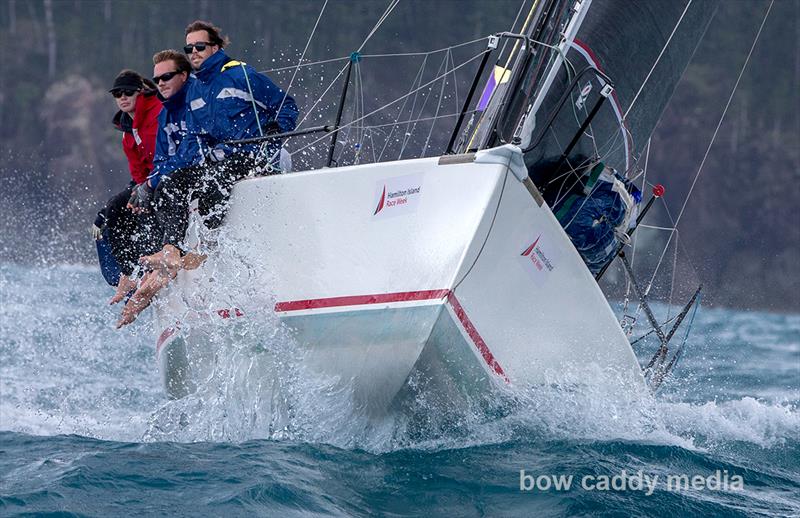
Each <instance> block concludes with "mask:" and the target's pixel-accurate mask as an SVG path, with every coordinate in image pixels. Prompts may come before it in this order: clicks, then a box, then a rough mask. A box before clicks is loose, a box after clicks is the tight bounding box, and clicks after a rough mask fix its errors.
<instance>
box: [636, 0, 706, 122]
mask: <svg viewBox="0 0 800 518" xmlns="http://www.w3.org/2000/svg"><path fill="white" fill-rule="evenodd" d="M692 1H693V0H689V2H688V3H687V4H686V7H685V8H684V9H683V13H681V17H680V18H678V23H676V24H675V27H673V29H672V33H671V34H670V35H669V38H667V42H666V43H664V48H662V49H661V52H659V54H658V57H657V58H656V61H655V63H653V66H652V67H650V72H648V73H647V76H645V78H644V81H642V86H640V87H639V91H638V92H636V95H634V96H633V100H632V101H631V104H630V106H628V109H627V110H625V115H623V116H622V119H623V120H627V119H628V114H629V113H630V112H631V110H632V109H633V105H634V104H636V100H637V99H638V98H639V94H641V93H642V90H643V89H644V86H645V85H646V84H647V81H648V80H649V79H650V76H651V75H652V74H653V71H654V70H655V69H656V66H658V62H659V61H660V60H661V56H663V55H664V52H665V51H666V50H667V47H669V42H671V41H672V37H673V36H675V32H676V31H677V30H678V27H680V25H681V22H682V21H683V17H684V16H686V11H688V10H689V6H690V5H692Z"/></svg>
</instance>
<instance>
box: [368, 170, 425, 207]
mask: <svg viewBox="0 0 800 518" xmlns="http://www.w3.org/2000/svg"><path fill="white" fill-rule="evenodd" d="M375 187H376V189H375V193H376V198H375V204H374V205H373V207H374V210H373V212H372V215H373V216H375V217H379V218H383V217H391V216H399V215H401V214H407V213H409V212H413V211H415V210H416V208H417V204H418V203H419V199H420V197H421V195H422V175H421V174H414V175H408V176H398V177H395V178H387V179H386V180H382V181H380V182H378V183H377V184H376V186H375Z"/></svg>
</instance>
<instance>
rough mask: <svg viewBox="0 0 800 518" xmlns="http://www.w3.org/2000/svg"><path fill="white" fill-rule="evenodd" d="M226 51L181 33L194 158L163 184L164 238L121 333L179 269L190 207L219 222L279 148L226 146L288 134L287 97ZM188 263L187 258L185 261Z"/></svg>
mask: <svg viewBox="0 0 800 518" xmlns="http://www.w3.org/2000/svg"><path fill="white" fill-rule="evenodd" d="M227 43H228V39H227V37H223V36H222V35H221V31H220V29H219V28H218V27H215V26H214V25H212V24H211V23H208V22H204V21H195V22H193V23H191V24H190V25H189V26H188V27H187V28H186V46H185V47H184V51H185V52H186V54H187V55H188V56H189V60H190V62H191V64H192V67H193V68H194V70H195V76H196V80H195V81H194V82H193V83H192V84H191V85H190V86H189V87H188V89H187V94H186V102H187V105H188V109H187V117H186V125H187V131H188V138H195V139H196V140H197V143H198V147H199V152H198V154H197V155H196V157H195V160H194V161H193V164H192V165H191V166H190V167H186V168H182V169H179V170H177V171H174V172H173V173H172V174H171V175H169V176H168V177H165V178H162V180H161V182H160V184H159V187H158V190H157V193H156V198H157V204H156V212H157V215H158V221H159V224H160V226H161V230H162V231H163V239H162V243H163V248H162V249H161V251H159V252H158V253H155V254H152V255H150V256H146V257H142V258H141V264H142V265H144V266H145V267H146V268H148V269H150V270H153V272H154V274H153V275H150V276H148V278H147V279H146V281H145V282H142V284H141V286H140V287H139V289H138V290H137V291H136V293H135V294H134V295H133V296H132V297H131V299H130V300H129V301H128V304H126V306H125V309H124V310H123V313H122V316H121V318H120V321H119V323H118V325H119V326H123V325H126V324H128V323H130V322H133V320H135V318H136V316H137V315H138V314H139V313H140V312H141V311H142V310H143V309H144V308H146V307H147V306H148V305H149V304H150V301H151V300H152V298H153V296H155V294H156V293H157V292H158V291H159V290H160V289H161V288H163V287H164V286H166V284H167V283H168V282H169V281H170V279H172V278H174V277H175V275H177V272H178V270H179V269H180V268H182V267H185V266H187V265H186V261H185V259H184V257H185V256H186V255H187V253H189V252H190V251H191V250H189V247H188V246H187V245H186V244H185V243H184V239H185V236H186V229H187V227H188V220H189V204H190V202H191V200H193V199H196V200H197V202H198V212H199V213H200V216H201V217H202V218H203V221H204V223H205V225H206V227H208V228H209V229H214V228H217V227H218V226H219V225H220V224H221V223H222V220H223V219H224V217H225V214H226V213H227V208H228V199H229V197H230V193H231V189H232V187H233V185H234V183H235V182H236V181H238V180H241V179H242V178H244V177H246V176H248V175H251V174H260V173H262V172H266V170H267V166H268V165H269V162H270V161H273V162H277V160H278V159H279V155H280V148H281V142H280V141H278V140H275V141H272V142H270V143H269V145H267V146H263V147H262V146H260V145H258V144H248V145H237V144H231V143H230V142H231V141H235V140H240V139H247V138H252V137H259V136H264V135H269V134H278V133H284V132H288V131H292V130H293V129H294V127H295V123H296V120H297V115H298V110H297V105H296V104H295V102H294V99H292V97H291V96H289V95H288V94H286V93H285V92H284V91H283V90H281V89H280V88H279V87H278V86H276V85H275V84H274V83H273V82H272V81H271V80H270V79H269V78H268V77H266V76H265V75H263V74H261V73H259V72H257V71H256V70H255V69H254V68H253V67H251V66H249V65H247V64H245V63H242V62H240V61H236V60H233V59H231V58H230V57H228V55H227V54H226V53H225V51H224V50H223V48H224V47H225V45H226V44H227ZM189 257H191V256H189Z"/></svg>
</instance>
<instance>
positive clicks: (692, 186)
mask: <svg viewBox="0 0 800 518" xmlns="http://www.w3.org/2000/svg"><path fill="white" fill-rule="evenodd" d="M774 3H775V0H771V1H770V3H769V6H768V7H767V12H766V13H765V14H764V19H763V20H761V26H760V27H759V28H758V33H757V34H756V37H755V39H754V40H753V44H752V45H751V46H750V52H748V53H747V58H746V59H745V61H744V65H743V66H742V70H741V71H740V72H739V77H737V78H736V84H735V85H734V86H733V91H732V92H731V95H730V96H729V97H728V102H727V103H726V104H725V109H724V110H723V111H722V116H721V117H720V118H719V122H718V123H717V127H716V128H715V129H714V134H713V135H712V136H711V142H709V143H708V147H707V148H706V152H705V155H703V160H702V161H701V162H700V167H699V168H698V169H697V174H696V175H695V177H694V180H693V181H692V185H691V187H689V193H688V194H687V195H686V199H685V200H684V201H683V206H682V207H681V210H680V212H679V213H678V218H677V219H676V220H675V226H676V227H677V226H678V223H680V221H681V218H682V217H683V212H684V210H686V205H687V204H688V203H689V198H690V197H691V196H692V192H693V191H694V187H695V185H696V184H697V179H698V178H699V177H700V173H701V172H702V170H703V166H704V165H705V163H706V159H707V158H708V154H709V153H710V152H711V147H712V146H713V145H714V141H715V140H716V138H717V133H719V128H720V126H722V121H723V120H725V114H727V113H728V108H729V107H730V105H731V101H732V100H733V96H734V94H735V93H736V89H737V88H738V87H739V82H740V81H741V80H742V75H744V71H745V69H746V68H747V64H748V63H749V62H750V56H752V55H753V49H755V48H756V43H758V38H759V37H760V36H761V31H762V29H763V28H764V24H765V23H766V22H767V17H768V16H769V12H770V11H771V10H772V5H773V4H774Z"/></svg>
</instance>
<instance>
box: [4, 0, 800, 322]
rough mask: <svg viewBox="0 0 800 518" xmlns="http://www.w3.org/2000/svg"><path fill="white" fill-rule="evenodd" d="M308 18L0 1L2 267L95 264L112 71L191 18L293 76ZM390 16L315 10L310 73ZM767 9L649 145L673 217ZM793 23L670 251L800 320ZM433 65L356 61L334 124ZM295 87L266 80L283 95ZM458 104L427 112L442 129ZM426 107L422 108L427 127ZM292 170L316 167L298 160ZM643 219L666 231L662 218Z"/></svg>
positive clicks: (483, 22)
mask: <svg viewBox="0 0 800 518" xmlns="http://www.w3.org/2000/svg"><path fill="white" fill-rule="evenodd" d="M596 1H599V0H596ZM322 3H323V2H321V1H298V0H291V1H288V0H287V1H279V0H272V1H243V0H239V1H228V2H213V1H210V0H183V1H147V2H145V1H142V2H139V1H112V0H2V3H0V204H2V205H1V206H2V218H0V221H2V224H1V226H0V232H2V236H3V237H2V244H1V245H0V259H3V260H14V261H24V262H34V263H45V264H46V263H48V262H50V261H85V262H90V261H91V260H92V254H93V245H92V242H91V241H90V239H89V237H88V232H87V228H88V226H89V225H90V223H91V221H92V219H93V214H94V212H95V211H96V210H97V208H98V207H99V206H100V205H101V204H102V202H104V201H105V199H106V198H107V197H108V196H109V194H111V193H112V192H116V191H117V190H119V189H120V187H121V186H122V185H123V184H124V183H125V182H126V179H127V177H128V174H127V168H126V163H125V160H124V156H123V154H122V150H121V145H120V138H121V137H120V134H119V133H118V132H117V131H116V130H115V129H113V128H112V125H111V117H112V116H113V114H114V112H115V111H116V108H115V105H114V102H113V99H112V98H111V96H110V95H109V94H108V93H107V90H108V88H109V87H110V85H111V83H112V81H113V78H114V76H115V75H116V74H117V72H118V71H119V70H120V69H122V68H133V69H136V70H139V71H140V72H141V73H142V74H143V75H146V76H150V75H151V74H152V61H151V57H152V55H153V53H155V52H156V51H158V50H161V49H164V48H180V47H182V45H183V43H184V41H183V36H184V34H183V29H184V27H185V26H186V25H187V23H189V22H191V21H193V20H195V19H198V18H199V19H207V20H211V21H213V22H214V23H215V24H217V25H219V26H221V27H222V28H223V30H224V32H225V33H227V34H228V35H229V36H230V37H231V40H232V44H231V46H230V47H229V49H228V50H229V54H231V55H232V56H235V57H237V58H240V59H242V60H244V61H247V62H248V63H250V64H252V65H254V66H256V68H258V69H259V70H267V69H275V68H280V67H284V66H291V65H295V64H296V63H297V61H298V59H299V57H300V54H301V53H302V52H303V49H304V48H305V46H306V42H307V41H308V38H309V35H310V33H311V30H312V28H313V27H314V25H315V22H316V21H317V16H318V15H319V13H320V8H321V7H322ZM388 3H389V2H388V1H387V2H383V1H377V0H359V1H355V0H353V1H347V0H339V1H334V0H331V1H330V2H328V5H327V7H326V9H325V12H324V15H323V17H322V18H321V19H320V21H319V25H318V28H317V30H316V32H315V33H314V37H313V38H312V40H311V43H310V45H309V47H308V50H307V51H306V54H305V56H306V61H307V62H315V61H321V60H327V59H331V58H342V57H346V56H348V55H349V54H350V53H351V52H353V51H355V50H358V49H359V48H360V46H361V45H362V43H363V42H364V40H365V38H366V37H367V35H368V34H369V33H370V31H371V30H372V28H373V27H374V26H375V24H376V22H377V21H378V20H379V18H380V17H381V14H382V13H383V12H384V10H385V8H386V5H387V4H388ZM520 3H521V2H520V0H512V1H508V0H492V1H490V2H486V1H485V0H484V1H477V0H464V1H455V0H431V1H416V0H413V1H401V3H400V4H399V5H398V7H397V8H396V9H395V10H394V11H393V12H392V13H391V14H390V16H389V17H388V18H387V19H386V21H385V22H384V23H383V24H382V25H381V26H380V27H379V30H378V31H376V33H375V34H374V35H373V36H372V37H371V38H370V39H369V41H368V42H367V43H366V44H365V45H364V47H363V49H362V53H364V54H372V55H374V54H389V53H409V52H416V51H429V50H434V49H440V48H445V47H448V46H452V45H455V44H459V43H462V42H468V41H470V40H474V39H477V38H480V37H482V36H486V35H487V34H490V33H493V32H498V31H502V30H506V29H508V28H509V27H510V26H511V23H512V21H513V20H514V17H515V16H516V14H517V11H518V9H519V6H520ZM767 5H768V2H767V1H765V0H729V1H724V2H721V5H720V8H719V11H718V13H717V16H716V18H715V19H714V21H713V22H712V25H711V27H710V29H709V30H708V32H707V34H706V38H705V40H704V41H703V43H702V44H701V46H700V48H699V49H698V51H697V53H696V55H695V58H694V60H693V62H692V64H691V65H690V66H689V68H688V69H687V72H686V74H685V76H684V78H683V80H682V82H681V83H680V85H679V86H678V88H677V90H676V92H675V95H674V97H673V99H672V102H671V103H670V105H669V106H668V108H667V110H666V112H665V114H664V117H663V118H662V120H661V122H660V124H659V126H658V127H657V129H656V132H655V134H654V136H653V140H652V146H651V153H650V157H649V162H648V164H649V165H648V177H649V178H651V179H653V181H659V182H661V183H664V184H665V185H666V186H667V189H668V194H667V198H666V201H667V204H668V207H669V214H671V215H672V216H673V217H674V216H675V215H676V214H678V213H680V211H681V208H682V206H683V202H684V199H685V198H686V196H687V194H688V193H689V192H690V191H689V189H690V186H691V185H692V183H693V181H694V179H695V178H696V176H697V174H698V170H699V169H700V164H701V161H702V160H703V157H704V154H705V152H706V149H707V148H708V145H709V142H710V140H711V137H712V134H713V133H714V130H715V128H716V125H717V123H718V121H719V119H720V116H721V114H722V111H723V109H724V108H725V104H726V102H727V100H728V96H729V95H730V93H731V91H732V88H733V86H734V83H735V82H736V79H737V76H738V74H739V72H740V70H741V69H742V66H743V64H744V60H745V58H746V56H747V53H748V51H749V49H750V45H751V44H752V42H753V38H754V36H755V34H756V32H757V30H758V27H759V24H760V22H761V20H762V19H763V16H764V13H765V10H766V8H767ZM798 20H800V2H798V1H796V0H778V1H776V2H775V4H774V6H773V8H772V12H771V14H770V16H769V18H768V20H767V23H766V25H765V27H764V30H763V33H762V35H761V38H760V40H759V42H758V44H757V46H756V48H755V51H754V52H753V55H752V57H751V62H750V64H749V67H748V69H747V70H746V72H745V74H744V75H743V77H742V80H741V84H740V85H739V87H738V90H737V92H736V95H735V96H734V98H733V102H732V103H731V106H730V108H729V110H728V113H727V116H726V119H725V121H724V123H723V124H722V126H721V127H720V129H719V134H718V136H717V138H716V141H715V143H714V146H713V147H712V148H711V151H710V153H709V155H708V158H707V159H706V161H705V164H704V165H703V168H702V171H700V175H699V177H697V183H696V185H695V187H694V189H693V190H692V191H691V197H690V198H689V202H688V204H687V205H686V209H685V214H684V215H683V216H682V219H681V223H680V225H679V237H680V243H681V247H682V248H684V249H685V253H686V254H687V256H688V257H689V259H690V261H691V263H692V264H693V265H694V267H695V268H696V270H697V273H698V277H699V279H700V280H702V281H703V282H704V283H705V284H706V286H707V287H708V290H707V291H708V294H709V295H710V299H711V300H712V301H714V302H715V303H720V304H731V305H737V306H741V307H747V308H767V309H791V310H800V297H798V295H797V292H798V291H800V275H798V273H797V269H798V266H797V265H798V262H800V217H798V211H797V209H796V208H795V203H796V202H797V199H798V197H800V119H799V118H798V105H800V102H798V101H800V98H799V96H798V91H800V50H798V49H800V30H799V29H798ZM478 51H480V45H479V46H477V47H476V46H475V45H472V46H471V47H470V46H465V47H459V48H458V49H454V50H453V51H452V52H451V53H450V55H449V58H447V59H451V61H446V60H445V63H446V64H445V66H448V65H447V63H450V64H449V66H450V67H452V66H453V64H456V63H461V62H464V61H466V60H467V59H468V58H469V56H470V55H471V53H473V54H474V53H475V52H478ZM443 57H444V56H443V54H437V55H431V56H429V58H423V57H421V56H397V57H395V58H390V57H381V58H377V57H376V58H365V59H364V60H363V61H362V63H361V64H360V65H359V66H360V67H361V75H359V79H358V80H359V81H360V88H361V89H360V90H359V91H360V92H362V93H363V94H364V99H362V100H361V101H360V102H361V103H362V104H361V105H359V106H360V107H359V106H350V107H348V110H347V111H346V112H345V116H346V117H347V116H350V117H352V115H353V113H356V112H358V110H361V112H360V113H364V111H365V110H366V111H369V110H370V109H375V108H377V107H379V106H381V105H383V104H385V103H388V102H389V101H391V100H393V99H395V98H397V97H399V96H401V95H403V94H404V93H406V92H408V91H409V89H410V87H411V85H412V84H413V82H414V80H415V75H416V74H417V73H418V72H419V70H420V66H421V60H422V59H430V61H429V62H426V63H423V65H424V66H423V69H424V73H421V74H422V75H424V76H425V77H427V78H431V77H433V76H434V75H435V73H436V70H437V67H440V66H442V59H443ZM343 63H344V62H343V61H337V62H332V63H329V64H325V65H320V66H319V67H318V68H316V69H315V68H313V67H307V68H304V69H303V71H302V73H301V74H299V75H298V77H297V78H296V79H295V82H294V83H293V84H292V89H291V93H292V94H293V95H294V96H295V98H296V99H297V101H298V104H299V105H300V108H301V111H302V110H309V109H310V108H311V106H312V105H313V104H314V101H315V100H316V99H317V97H318V96H319V95H320V94H321V93H322V92H323V91H324V90H325V88H326V87H327V86H328V84H329V83H330V82H331V80H332V79H333V78H334V77H335V76H336V74H337V73H338V71H339V70H340V69H341V66H342V64H343ZM475 65H476V63H475V62H473V63H472V64H471V65H470V66H465V67H464V68H462V69H460V70H459V72H458V74H454V76H453V80H452V81H451V82H450V83H451V84H450V85H449V86H450V87H453V86H454V85H455V87H456V88H457V89H458V91H459V92H460V95H461V96H462V97H461V99H463V95H464V92H465V90H466V88H467V86H468V84H469V81H470V80H471V74H472V73H473V72H474V68H475ZM426 67H427V68H426ZM292 72H293V71H292V70H288V71H273V72H270V75H271V76H272V77H273V78H274V79H275V80H276V82H278V83H279V84H281V85H282V86H284V87H286V86H287V85H288V83H289V81H290V80H291V77H292ZM425 74H427V75H425ZM437 88H438V86H437ZM339 89H340V86H339V85H336V86H334V87H333V88H332V89H331V90H330V91H329V92H328V94H327V95H326V97H325V98H324V100H323V102H322V103H321V104H320V105H319V106H318V111H316V112H315V114H314V116H313V117H312V118H310V119H309V121H308V122H307V124H312V125H313V124H319V123H325V122H328V120H330V119H331V118H332V116H333V109H334V106H335V103H336V101H337V100H338V95H339ZM458 94H459V93H458V92H457V93H456V94H455V96H454V97H450V98H447V104H446V106H444V107H441V109H442V110H446V112H452V111H454V110H455V109H456V100H457V95H458ZM433 104H434V103H430V106H428V107H427V109H428V110H429V111H431V112H432V110H433V109H434V108H436V106H433ZM393 109H394V108H393ZM412 110H413V108H412ZM420 113H422V112H420ZM426 113H427V112H426ZM443 113H444V112H443ZM395 116H397V117H399V115H397V114H396V113H395V112H393V115H392V116H390V117H388V118H387V119H386V120H389V121H391V120H392V118H393V117H395ZM436 128H437V129H438V130H440V131H437V132H431V133H432V134H433V135H434V137H433V138H432V139H430V140H431V144H430V147H429V149H428V150H427V154H428V155H429V156H430V155H431V154H435V152H437V150H440V149H438V148H437V146H439V148H441V145H442V142H445V143H446V140H447V137H449V131H450V126H448V124H447V123H442V125H441V126H436ZM426 131H427V130H426ZM424 136H425V135H424V134H423V138H422V140H423V141H424V140H425V138H424ZM394 138H395V139H397V138H399V137H398V136H394ZM417 144H421V143H417ZM426 145H427V142H426ZM403 147H405V142H404V143H403ZM322 149H323V148H311V149H310V150H309V151H310V152H311V153H314V152H322V151H321V150H322ZM401 153H402V151H401ZM298 160H299V162H298V163H300V164H301V165H302V164H304V163H308V164H310V165H313V164H314V161H313V160H312V159H311V158H309V159H307V160H306V159H304V158H303V157H302V156H298ZM304 160H306V161H305V162H304ZM655 217H658V218H662V219H664V218H667V219H668V217H669V216H668V215H667V213H666V211H661V212H660V213H659V214H656V215H655ZM665 221H666V220H665Z"/></svg>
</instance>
